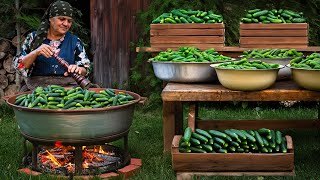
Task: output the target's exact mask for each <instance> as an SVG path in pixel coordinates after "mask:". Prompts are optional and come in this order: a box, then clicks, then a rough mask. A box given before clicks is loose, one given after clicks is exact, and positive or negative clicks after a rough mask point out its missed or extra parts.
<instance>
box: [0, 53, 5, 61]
mask: <svg viewBox="0 0 320 180" xmlns="http://www.w3.org/2000/svg"><path fill="white" fill-rule="evenodd" d="M5 56H6V53H5V52H0V60H1V59H3V58H4V57H5ZM0 62H1V61H0Z"/></svg>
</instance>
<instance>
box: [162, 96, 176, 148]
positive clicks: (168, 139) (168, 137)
mask: <svg viewBox="0 0 320 180" xmlns="http://www.w3.org/2000/svg"><path fill="white" fill-rule="evenodd" d="M162 104H163V109H162V120H163V122H162V123H163V127H162V128H163V146H164V148H163V151H164V152H170V149H171V143H172V140H173V137H174V134H175V102H169V101H163V103H162Z"/></svg>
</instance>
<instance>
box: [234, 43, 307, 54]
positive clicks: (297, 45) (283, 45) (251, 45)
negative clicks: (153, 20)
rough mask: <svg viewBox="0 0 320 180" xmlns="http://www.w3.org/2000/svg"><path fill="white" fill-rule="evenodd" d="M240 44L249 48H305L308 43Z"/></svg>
mask: <svg viewBox="0 0 320 180" xmlns="http://www.w3.org/2000/svg"><path fill="white" fill-rule="evenodd" d="M240 46H241V48H250V49H257V48H282V49H291V48H295V49H303V48H307V47H308V44H241V45H240ZM297 51H299V50H297ZM308 52H310V51H308ZM311 52H312V51H311Z"/></svg>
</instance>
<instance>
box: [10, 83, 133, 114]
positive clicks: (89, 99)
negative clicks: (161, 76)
mask: <svg viewBox="0 0 320 180" xmlns="http://www.w3.org/2000/svg"><path fill="white" fill-rule="evenodd" d="M132 100H134V97H132V96H131V95H129V94H127V93H124V92H117V93H116V92H115V91H114V90H113V89H105V90H101V91H100V92H99V93H96V92H95V91H90V90H84V89H81V88H80V87H77V88H73V89H68V90H67V89H64V87H61V86H58V85H48V86H47V87H45V88H43V87H40V86H39V87H37V88H36V89H35V90H34V91H32V93H31V94H22V95H20V96H18V97H17V98H16V101H15V105H19V106H24V107H28V108H41V109H83V108H102V107H110V106H117V105H123V104H127V103H129V102H130V101H132Z"/></svg>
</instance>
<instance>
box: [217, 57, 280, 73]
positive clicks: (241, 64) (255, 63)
mask: <svg viewBox="0 0 320 180" xmlns="http://www.w3.org/2000/svg"><path fill="white" fill-rule="evenodd" d="M217 67H218V68H223V69H245V70H255V69H276V68H279V67H280V65H279V64H272V63H266V62H262V61H261V60H252V61H249V60H248V59H247V58H243V59H241V60H240V61H231V62H225V63H223V64H220V65H218V66H217Z"/></svg>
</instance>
